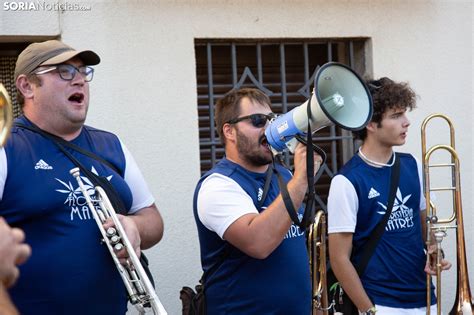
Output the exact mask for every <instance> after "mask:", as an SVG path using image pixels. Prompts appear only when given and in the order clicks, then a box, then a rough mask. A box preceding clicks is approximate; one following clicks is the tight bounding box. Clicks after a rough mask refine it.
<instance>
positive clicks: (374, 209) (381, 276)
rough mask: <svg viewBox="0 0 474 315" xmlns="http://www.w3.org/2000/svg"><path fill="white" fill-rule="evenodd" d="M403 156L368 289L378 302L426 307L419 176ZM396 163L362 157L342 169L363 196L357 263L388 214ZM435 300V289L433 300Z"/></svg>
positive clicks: (368, 271) (366, 275) (355, 238)
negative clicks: (375, 162) (389, 210)
mask: <svg viewBox="0 0 474 315" xmlns="http://www.w3.org/2000/svg"><path fill="white" fill-rule="evenodd" d="M396 154H397V155H398V157H399V158H400V181H399V184H398V191H397V194H396V197H395V202H394V206H393V210H392V213H391V215H390V218H389V220H388V222H387V226H386V228H385V232H384V234H383V235H382V238H381V239H380V241H379V243H378V244H377V247H376V249H375V252H374V254H373V255H372V256H371V259H370V261H369V264H368V265H367V268H366V271H365V273H364V274H363V276H362V277H361V280H362V283H363V286H364V289H365V290H366V292H367V294H368V295H369V297H370V298H371V299H372V301H373V302H374V303H375V304H379V305H384V306H389V307H399V308H415V307H423V306H426V274H425V273H424V271H423V269H424V266H425V262H426V256H425V253H424V243H423V236H422V232H421V221H420V198H421V196H420V192H421V187H420V178H419V176H418V168H417V163H416V160H415V159H414V158H413V156H411V155H410V154H405V153H398V152H397V153H396ZM391 171H392V168H391V167H373V166H370V165H368V164H367V163H365V162H364V161H363V160H362V159H361V158H360V157H359V156H358V155H354V157H352V159H351V160H350V161H349V162H347V164H346V165H344V167H343V168H342V169H341V170H340V174H341V175H343V176H345V177H346V178H347V179H348V180H349V181H350V182H351V183H352V185H353V186H354V188H355V191H356V193H357V197H358V200H359V208H358V212H357V225H356V230H355V232H354V235H353V245H354V253H355V255H354V262H355V263H357V262H358V261H359V259H360V253H361V247H362V246H363V245H364V244H365V243H366V242H367V239H368V237H369V236H370V235H371V233H372V231H373V229H374V228H375V226H376V225H377V223H378V222H379V221H380V220H381V218H382V217H383V214H384V213H385V209H386V206H387V199H388V194H389V189H390V178H391ZM431 300H432V301H433V303H435V301H436V298H435V296H434V291H432V299H431Z"/></svg>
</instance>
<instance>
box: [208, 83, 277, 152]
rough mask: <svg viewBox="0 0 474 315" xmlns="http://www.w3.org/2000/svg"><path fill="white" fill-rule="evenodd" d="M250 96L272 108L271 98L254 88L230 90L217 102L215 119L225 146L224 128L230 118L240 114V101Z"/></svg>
mask: <svg viewBox="0 0 474 315" xmlns="http://www.w3.org/2000/svg"><path fill="white" fill-rule="evenodd" d="M245 97H247V98H249V99H250V100H251V101H255V102H256V103H260V104H266V105H268V106H269V107H270V108H271V101H270V98H269V97H268V96H267V95H266V94H265V93H263V92H262V91H260V90H258V89H254V88H242V89H234V90H231V91H229V92H228V93H227V94H226V95H224V97H223V98H221V99H219V100H218V101H217V103H216V110H215V121H216V128H217V133H218V134H219V137H220V139H221V143H222V144H223V145H224V146H225V137H224V135H223V130H222V128H223V127H224V124H226V123H227V122H228V121H229V120H232V119H234V118H237V117H238V116H239V114H240V102H241V100H242V99H243V98H245Z"/></svg>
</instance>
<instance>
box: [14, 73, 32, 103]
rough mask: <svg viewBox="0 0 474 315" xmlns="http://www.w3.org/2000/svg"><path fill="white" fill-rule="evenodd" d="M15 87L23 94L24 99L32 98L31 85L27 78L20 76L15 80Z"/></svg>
mask: <svg viewBox="0 0 474 315" xmlns="http://www.w3.org/2000/svg"><path fill="white" fill-rule="evenodd" d="M16 87H17V89H18V90H19V91H20V92H21V94H23V97H24V98H25V99H28V98H32V97H33V84H32V83H31V82H30V81H29V80H28V78H27V76H26V75H24V74H20V75H19V76H18V78H17V79H16Z"/></svg>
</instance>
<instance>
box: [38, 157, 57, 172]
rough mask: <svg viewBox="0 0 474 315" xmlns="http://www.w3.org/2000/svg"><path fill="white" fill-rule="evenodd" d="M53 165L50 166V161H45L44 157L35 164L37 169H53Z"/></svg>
mask: <svg viewBox="0 0 474 315" xmlns="http://www.w3.org/2000/svg"><path fill="white" fill-rule="evenodd" d="M52 169H53V167H52V166H50V165H49V164H48V163H46V162H45V161H43V160H42V159H41V160H39V161H38V162H37V163H36V165H35V170H52Z"/></svg>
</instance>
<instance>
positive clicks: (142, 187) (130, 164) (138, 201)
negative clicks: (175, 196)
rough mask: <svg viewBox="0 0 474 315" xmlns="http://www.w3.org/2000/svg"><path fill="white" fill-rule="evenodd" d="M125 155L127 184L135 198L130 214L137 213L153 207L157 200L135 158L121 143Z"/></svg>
mask: <svg viewBox="0 0 474 315" xmlns="http://www.w3.org/2000/svg"><path fill="white" fill-rule="evenodd" d="M120 144H121V146H122V150H123V153H124V155H125V174H124V179H125V182H126V183H127V184H128V186H129V187H130V190H131V191H132V196H133V202H132V207H131V208H130V211H129V213H130V214H132V213H135V212H137V211H138V210H140V209H143V208H146V207H149V206H151V205H152V204H153V203H154V202H155V199H154V198H153V195H152V194H151V192H150V189H149V188H148V185H147V184H146V182H145V179H144V178H143V175H142V172H141V171H140V169H139V168H138V165H137V163H136V162H135V159H134V158H133V156H132V154H131V153H130V151H129V150H128V149H127V147H126V146H125V145H124V144H123V142H122V141H120Z"/></svg>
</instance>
